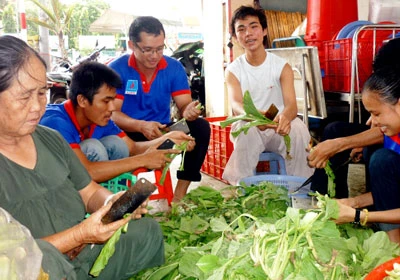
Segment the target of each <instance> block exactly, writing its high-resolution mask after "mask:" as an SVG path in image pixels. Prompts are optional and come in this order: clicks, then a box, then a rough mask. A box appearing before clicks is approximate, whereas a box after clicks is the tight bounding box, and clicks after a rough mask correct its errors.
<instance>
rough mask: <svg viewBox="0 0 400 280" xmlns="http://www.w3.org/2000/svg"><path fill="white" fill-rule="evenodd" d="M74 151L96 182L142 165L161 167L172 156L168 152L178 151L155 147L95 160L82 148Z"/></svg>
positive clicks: (153, 167) (154, 167) (151, 167)
mask: <svg viewBox="0 0 400 280" xmlns="http://www.w3.org/2000/svg"><path fill="white" fill-rule="evenodd" d="M73 151H74V152H75V154H76V155H77V156H78V158H79V160H80V161H81V163H82V164H83V165H84V166H85V168H86V170H87V171H88V172H89V174H90V176H91V177H92V179H93V180H94V181H96V182H104V181H107V180H110V179H112V178H115V177H117V176H119V175H121V174H122V173H125V172H131V171H132V170H136V169H138V168H140V167H145V168H149V169H160V168H162V167H163V166H164V164H165V162H169V161H170V158H168V157H167V154H168V153H178V151H176V150H157V149H156V148H154V149H152V150H150V151H148V152H146V153H143V154H139V155H135V156H131V157H127V158H123V159H117V160H110V161H97V162H93V161H90V160H88V159H87V157H86V155H85V154H84V153H83V152H82V151H81V150H80V149H78V148H76V149H73Z"/></svg>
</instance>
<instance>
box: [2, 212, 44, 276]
mask: <svg viewBox="0 0 400 280" xmlns="http://www.w3.org/2000/svg"><path fill="white" fill-rule="evenodd" d="M42 258H43V254H42V252H41V251H40V249H39V247H38V245H37V244H36V242H35V239H34V238H33V237H32V235H31V233H30V231H29V230H28V229H27V228H26V227H25V226H23V225H21V224H20V223H19V222H18V221H16V220H15V219H14V218H13V217H12V216H11V215H10V214H9V213H8V212H7V211H6V210H4V209H3V208H0V280H19V279H21V280H22V279H24V280H31V279H32V280H37V279H42V278H41V277H42V276H43V275H42V272H41V263H42Z"/></svg>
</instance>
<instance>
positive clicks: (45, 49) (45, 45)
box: [39, 0, 52, 71]
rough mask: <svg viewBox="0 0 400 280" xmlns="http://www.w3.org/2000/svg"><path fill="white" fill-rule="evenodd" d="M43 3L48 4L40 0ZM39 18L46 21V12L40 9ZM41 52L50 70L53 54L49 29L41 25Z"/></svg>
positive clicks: (44, 0)
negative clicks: (51, 52) (51, 53)
mask: <svg viewBox="0 0 400 280" xmlns="http://www.w3.org/2000/svg"><path fill="white" fill-rule="evenodd" d="M40 1H41V2H42V4H44V5H46V0H40ZM39 19H40V20H41V21H46V20H47V16H46V13H45V12H43V11H42V10H40V12H39ZM39 53H40V56H41V57H42V58H43V59H44V61H46V64H47V71H50V69H51V68H52V66H51V55H50V43H49V29H47V28H46V27H43V26H40V25H39Z"/></svg>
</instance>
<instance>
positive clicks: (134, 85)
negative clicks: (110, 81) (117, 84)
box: [125, 80, 138, 95]
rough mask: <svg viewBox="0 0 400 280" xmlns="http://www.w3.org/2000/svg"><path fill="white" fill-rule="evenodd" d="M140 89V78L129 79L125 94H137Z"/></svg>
mask: <svg viewBox="0 0 400 280" xmlns="http://www.w3.org/2000/svg"><path fill="white" fill-rule="evenodd" d="M137 91H138V80H128V82H126V87H125V94H131V95H136V94H137Z"/></svg>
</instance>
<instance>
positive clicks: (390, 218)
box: [336, 192, 400, 224]
mask: <svg viewBox="0 0 400 280" xmlns="http://www.w3.org/2000/svg"><path fill="white" fill-rule="evenodd" d="M338 202H339V211H340V212H339V218H338V219H337V220H336V223H338V224H341V223H349V222H353V221H354V217H355V213H356V208H359V209H360V208H365V207H367V206H370V205H372V204H373V199H372V195H371V193H370V192H368V193H365V194H362V195H359V196H356V197H353V198H346V199H340V200H338ZM365 219H366V213H365V212H364V211H362V212H361V214H360V220H361V221H365ZM367 221H368V222H369V223H389V224H400V208H398V209H392V210H386V211H371V212H368V218H367Z"/></svg>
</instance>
